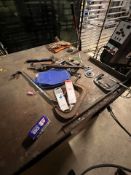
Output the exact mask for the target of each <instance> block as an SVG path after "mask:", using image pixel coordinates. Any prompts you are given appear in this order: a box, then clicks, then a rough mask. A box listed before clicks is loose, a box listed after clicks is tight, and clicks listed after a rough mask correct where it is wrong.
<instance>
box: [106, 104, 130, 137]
mask: <svg viewBox="0 0 131 175" xmlns="http://www.w3.org/2000/svg"><path fill="white" fill-rule="evenodd" d="M107 110H108V112H110V114H111V116H112V118H113V119H114V120H115V121H116V122H117V124H118V125H119V126H120V127H121V128H122V129H123V130H124V131H125V132H126V133H127V134H128V135H129V137H131V133H130V132H129V131H127V129H126V128H125V127H124V126H123V125H122V124H121V123H120V122H119V120H118V119H117V118H116V116H115V114H114V112H113V111H112V108H111V107H110V106H108V107H107Z"/></svg>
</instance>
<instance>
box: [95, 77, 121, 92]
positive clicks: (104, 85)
mask: <svg viewBox="0 0 131 175" xmlns="http://www.w3.org/2000/svg"><path fill="white" fill-rule="evenodd" d="M103 76H104V74H99V75H97V76H96V77H95V79H94V80H93V81H94V83H95V84H96V85H97V86H98V87H99V88H101V89H102V90H104V91H105V92H110V91H112V90H113V89H115V88H116V87H118V86H119V85H118V84H116V83H115V84H113V85H110V84H109V83H108V84H107V83H102V82H101V81H100V80H102V77H103Z"/></svg>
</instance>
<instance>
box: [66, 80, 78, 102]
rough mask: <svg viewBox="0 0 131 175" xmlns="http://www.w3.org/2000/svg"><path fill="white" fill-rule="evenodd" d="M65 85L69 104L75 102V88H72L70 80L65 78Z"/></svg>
mask: <svg viewBox="0 0 131 175" xmlns="http://www.w3.org/2000/svg"><path fill="white" fill-rule="evenodd" d="M65 87H66V91H67V97H68V102H69V104H74V103H76V95H75V90H74V87H73V84H72V81H71V80H66V81H65Z"/></svg>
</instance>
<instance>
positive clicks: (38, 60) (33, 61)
mask: <svg viewBox="0 0 131 175" xmlns="http://www.w3.org/2000/svg"><path fill="white" fill-rule="evenodd" d="M47 61H51V62H52V63H55V61H56V58H55V57H54V56H51V57H49V58H42V59H29V60H26V63H38V62H47Z"/></svg>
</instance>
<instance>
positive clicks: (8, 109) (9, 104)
mask: <svg viewBox="0 0 131 175" xmlns="http://www.w3.org/2000/svg"><path fill="white" fill-rule="evenodd" d="M65 53H66V52H65V51H61V52H60V53H57V54H55V56H56V57H58V58H60V57H61V56H62V55H63V54H65ZM51 55H52V53H50V52H49V51H48V50H47V49H46V47H45V46H40V47H36V48H32V49H29V50H25V51H20V52H16V53H13V54H9V55H7V56H1V57H0V138H1V141H0V174H1V175H9V174H19V173H20V172H21V171H23V170H25V169H26V168H28V167H29V166H31V165H33V163H35V162H36V161H38V160H39V159H40V158H42V157H43V156H45V155H46V154H47V153H49V152H50V151H51V150H52V149H53V148H55V147H56V146H57V145H59V144H60V143H61V142H63V141H65V140H66V139H67V138H70V136H71V135H72V134H74V133H75V134H76V133H77V132H78V131H79V130H80V129H82V128H84V127H85V126H86V128H87V124H89V121H92V120H93V119H94V117H93V116H94V114H95V113H97V112H98V111H99V107H98V110H95V109H96V108H95V109H93V108H92V109H91V111H95V113H93V114H92V115H91V111H89V113H88V114H85V115H84V116H85V118H83V119H84V121H83V119H82V120H81V121H78V120H77V122H75V125H74V124H73V125H72V124H71V125H70V126H69V127H68V126H67V127H66V128H65V129H63V130H62V129H61V128H62V127H63V126H64V125H65V124H66V123H62V122H60V121H58V120H57V119H56V117H55V115H54V113H53V111H52V106H51V105H49V104H48V103H47V102H46V101H45V100H44V99H43V98H42V97H41V96H40V95H39V94H36V95H34V96H28V95H27V91H28V90H30V89H33V88H32V87H31V86H30V85H29V84H28V82H27V81H26V80H25V79H24V78H22V77H19V79H15V80H9V78H10V75H11V74H13V73H15V72H16V71H17V70H21V71H25V72H26V73H28V74H29V75H30V76H33V73H32V71H31V70H27V64H25V63H24V62H25V61H26V60H27V59H31V58H44V57H49V56H51ZM76 55H78V53H76ZM80 55H81V57H82V60H83V62H84V63H85V64H86V65H88V66H91V67H92V68H93V71H94V73H95V76H96V75H98V74H100V73H104V74H105V75H107V76H110V75H109V74H107V73H106V72H104V71H103V70H101V69H100V68H98V67H97V66H96V65H94V64H92V63H91V62H89V61H88V57H87V55H85V54H84V53H83V52H81V53H80ZM81 71H83V70H81ZM78 83H79V84H83V85H84V86H85V87H86V89H87V94H86V96H85V99H84V100H83V102H82V104H81V107H80V111H79V112H81V111H83V110H84V109H87V108H88V107H90V106H91V105H93V104H94V102H95V101H98V100H99V98H101V97H102V96H104V95H105V94H104V93H103V92H102V91H101V90H100V89H99V88H98V87H97V86H96V85H95V84H94V83H93V79H92V78H87V77H85V76H84V73H83V74H82V78H81V79H80V80H78ZM120 93H122V92H119V93H116V95H114V96H112V97H110V99H109V101H113V100H115V99H116V98H117V97H118V96H119V95H120ZM103 103H105V102H103ZM43 114H45V115H46V116H47V117H48V118H49V119H50V121H51V123H50V124H49V126H48V127H47V128H46V130H45V132H44V133H43V134H42V135H41V136H40V137H39V138H38V139H37V140H36V141H35V142H34V143H33V144H29V143H28V140H26V139H27V134H28V131H29V130H30V129H31V127H32V126H33V125H34V124H35V123H36V121H38V120H39V118H40V117H41V116H42V115H43Z"/></svg>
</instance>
